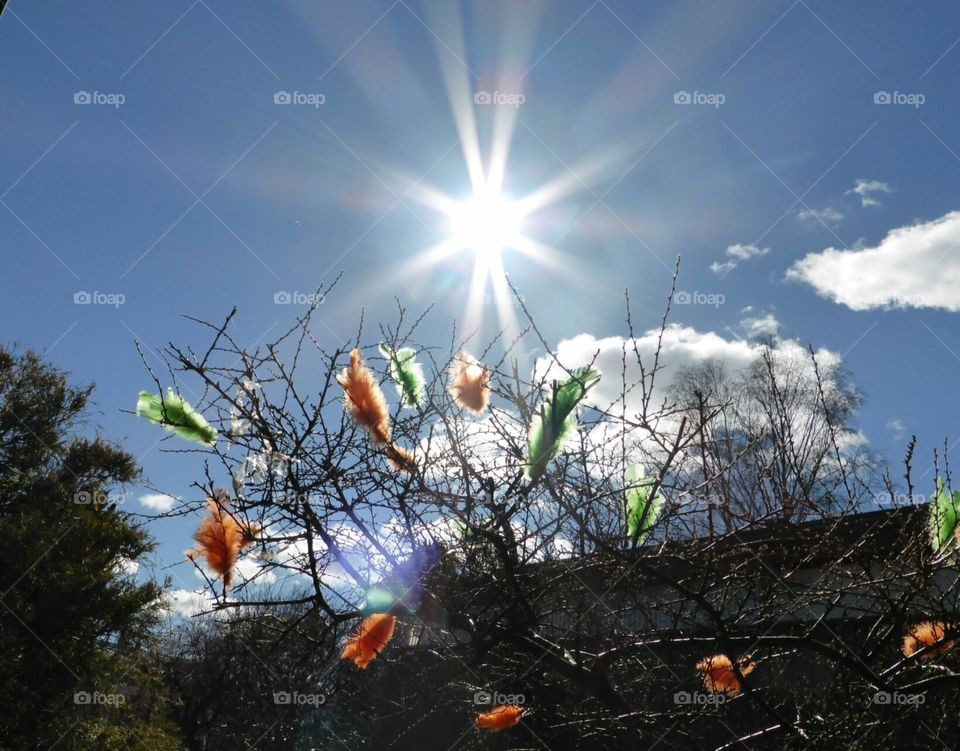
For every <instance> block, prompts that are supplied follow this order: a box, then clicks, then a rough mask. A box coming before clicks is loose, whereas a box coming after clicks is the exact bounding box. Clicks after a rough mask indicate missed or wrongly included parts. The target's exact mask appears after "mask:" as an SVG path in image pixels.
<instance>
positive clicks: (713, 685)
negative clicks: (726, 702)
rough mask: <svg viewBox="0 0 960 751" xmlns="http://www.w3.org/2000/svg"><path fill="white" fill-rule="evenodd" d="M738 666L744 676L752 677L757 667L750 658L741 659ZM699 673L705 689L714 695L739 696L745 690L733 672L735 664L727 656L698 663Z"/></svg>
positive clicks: (710, 658) (718, 656)
mask: <svg viewBox="0 0 960 751" xmlns="http://www.w3.org/2000/svg"><path fill="white" fill-rule="evenodd" d="M737 664H738V666H739V668H740V673H741V675H744V676H747V675H750V673H752V672H753V669H754V668H755V667H756V665H755V664H754V663H753V661H752V660H751V659H750V658H749V657H741V658H740V660H739V661H738V663H737ZM697 671H698V672H699V673H700V677H701V678H703V685H704V687H705V688H706V689H707V691H710V692H712V693H715V694H726V695H727V696H737V695H738V694H739V693H740V691H741V690H742V689H743V686H742V685H741V683H740V679H739V678H737V675H736V673H734V672H733V663H732V662H731V661H730V658H729V657H727V656H726V655H714V656H713V657H705V658H704V659H702V660H700V662H698V663H697Z"/></svg>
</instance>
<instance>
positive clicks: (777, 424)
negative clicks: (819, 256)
mask: <svg viewBox="0 0 960 751" xmlns="http://www.w3.org/2000/svg"><path fill="white" fill-rule="evenodd" d="M673 396H674V398H675V399H676V401H677V403H678V404H679V405H680V406H681V407H683V408H684V409H685V411H686V413H687V415H688V418H689V421H690V424H691V425H697V426H698V432H697V435H696V440H695V441H694V443H693V445H692V446H691V451H690V455H689V457H688V462H687V465H688V469H689V471H690V472H691V475H692V476H693V481H694V482H695V483H696V484H697V486H698V487H699V488H700V490H699V491H698V493H697V499H696V500H697V501H698V502H700V503H701V504H702V505H703V506H704V507H705V508H706V509H707V514H708V515H709V516H710V517H711V518H710V519H708V523H709V524H714V525H723V527H725V528H726V529H733V528H736V527H737V526H738V525H741V524H744V523H746V522H749V521H754V520H758V519H764V518H769V519H781V520H785V521H794V522H796V521H800V520H802V519H813V518H817V517H820V516H823V515H832V514H837V513H839V512H841V511H842V510H843V509H844V508H847V507H850V506H856V505H858V504H859V503H860V502H861V501H863V500H864V499H865V498H866V496H868V495H869V489H870V487H869V485H868V484H866V483H875V482H876V480H877V479H878V478H877V476H876V473H875V469H876V466H877V462H876V460H875V458H874V457H872V456H871V455H870V454H869V452H867V451H866V450H865V449H864V448H863V447H862V446H861V444H860V440H859V439H860V436H859V434H858V433H857V431H856V430H854V429H853V428H852V427H851V420H852V419H853V417H854V416H855V415H856V412H857V410H858V408H859V407H860V405H861V403H862V395H861V394H860V393H859V392H858V391H857V390H856V388H855V387H854V386H853V384H852V383H851V382H850V380H849V377H848V376H847V375H846V374H845V373H844V372H843V371H842V370H841V368H840V364H839V362H838V361H837V360H836V358H835V356H834V355H832V354H831V353H829V352H824V351H821V352H819V353H814V352H813V351H804V349H803V348H802V347H800V346H799V345H798V344H796V343H795V342H775V343H774V342H769V343H767V344H766V345H764V346H763V347H761V348H759V351H758V352H757V353H756V354H755V355H754V357H753V360H752V361H751V362H750V363H749V364H748V365H747V367H745V368H744V369H743V370H741V371H740V372H735V373H734V372H730V370H729V368H727V367H726V366H725V365H724V363H722V362H719V361H716V360H707V361H705V362H704V363H702V364H699V365H697V366H694V367H688V368H686V369H685V370H684V371H683V372H682V373H681V375H680V377H679V378H678V379H677V382H676V384H675V386H674V395H673ZM865 489H866V491H867V492H866V493H865V492H864V490H865ZM714 515H716V517H717V518H716V519H713V518H712V517H713V516H714Z"/></svg>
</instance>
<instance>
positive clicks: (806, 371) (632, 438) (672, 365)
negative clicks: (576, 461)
mask: <svg viewBox="0 0 960 751" xmlns="http://www.w3.org/2000/svg"><path fill="white" fill-rule="evenodd" d="M659 335H660V331H659V329H654V330H651V331H648V332H646V333H645V334H643V335H642V336H640V337H638V338H636V339H634V340H630V339H623V338H621V337H607V338H603V339H598V338H596V337H594V336H591V335H590V334H580V335H579V336H575V337H573V338H572V339H567V340H564V341H562V342H560V344H559V345H558V346H557V351H556V355H557V358H558V359H559V361H560V362H561V363H563V365H564V366H565V367H567V368H570V369H572V368H575V367H579V366H583V365H586V364H588V363H590V362H591V361H592V362H593V363H594V364H595V366H596V367H598V368H599V369H600V371H601V373H602V374H603V377H602V378H601V379H600V381H599V382H598V383H597V385H596V386H595V387H594V388H593V389H591V391H590V393H589V394H588V396H587V397H586V398H585V399H584V404H585V405H588V406H593V407H596V408H598V409H602V410H607V411H608V412H609V413H610V414H614V415H615V414H618V413H620V411H621V409H622V408H623V404H624V402H625V407H626V413H627V415H628V417H633V416H636V415H639V414H641V412H642V410H643V391H642V388H641V386H640V385H639V383H640V381H641V373H640V368H639V366H638V364H637V358H636V354H635V353H634V348H636V351H637V352H639V354H640V357H641V359H642V360H643V363H644V366H645V368H646V369H647V379H648V385H649V372H650V369H651V367H652V364H653V358H654V353H655V351H656V348H657V341H658V339H659ZM764 347H765V345H764V344H762V343H757V342H749V341H746V340H743V339H725V338H724V337H722V336H720V335H718V334H716V333H714V332H710V331H708V332H700V331H697V330H696V329H693V328H691V327H687V326H680V325H677V324H674V325H671V326H668V327H667V328H666V330H665V331H664V334H663V346H662V351H661V354H660V362H659V369H658V371H657V375H656V381H655V385H654V388H653V389H652V392H651V394H650V398H649V405H650V407H649V409H650V412H651V413H652V414H648V415H647V419H648V420H649V422H650V423H651V426H652V427H653V428H654V430H656V431H657V432H659V433H661V434H667V435H669V434H670V433H671V432H673V431H675V430H676V429H677V427H678V419H677V417H676V416H675V415H669V414H668V415H666V416H659V413H660V411H661V409H662V407H663V406H664V405H665V404H667V405H668V406H669V402H670V399H671V396H672V393H673V392H674V389H675V386H676V384H677V378H678V376H679V375H680V374H681V373H683V371H685V370H686V369H688V368H690V367H695V366H697V365H700V364H702V363H704V362H706V361H708V360H710V361H713V362H716V363H718V364H720V365H722V366H723V368H724V370H725V371H726V373H727V374H728V376H729V377H730V379H731V380H734V379H736V378H738V377H739V376H741V375H742V374H744V373H745V371H746V370H747V368H749V367H750V365H751V364H752V363H753V362H754V361H755V359H756V358H757V357H758V356H759V355H760V354H761V352H762V351H763V350H764ZM624 353H625V356H626V388H627V390H628V393H627V395H626V398H625V400H624V399H621V393H622V391H623V390H624V382H623V369H624V365H623V357H624ZM771 353H772V355H773V357H774V358H775V361H777V362H778V363H780V364H783V365H784V366H786V369H787V370H788V371H794V370H796V371H797V372H799V373H800V378H802V380H803V381H804V382H805V383H807V384H813V383H814V379H815V377H816V375H815V372H814V368H813V365H812V363H811V362H810V353H809V352H808V351H807V349H806V347H804V346H803V345H801V344H800V343H799V342H797V341H794V340H790V339H778V338H774V339H773V341H772V343H771ZM595 356H596V357H595ZM816 357H817V364H818V366H819V368H820V373H821V376H822V377H823V380H824V384H823V386H824V391H825V393H826V394H828V395H829V394H830V393H831V392H832V390H833V389H834V388H837V385H836V382H835V379H834V374H835V373H836V372H837V369H838V367H839V365H840V363H841V359H840V356H839V355H837V354H836V353H834V352H831V351H829V350H826V349H820V350H818V351H817V352H816ZM794 364H796V366H797V367H796V368H794V367H793V365H794ZM545 372H546V373H548V374H549V375H548V377H549V378H558V379H560V378H563V377H565V374H564V373H563V371H562V370H561V369H560V368H558V367H557V366H556V364H555V363H553V361H552V360H551V359H549V358H540V360H538V362H537V378H538V379H539V378H540V377H541V375H542V374H543V373H545ZM633 384H637V385H636V386H634V385H633ZM811 387H812V386H811ZM668 411H669V410H668ZM796 417H797V419H798V420H802V419H807V418H808V417H809V416H808V415H802V414H799V412H798V414H797V415H796ZM621 439H624V440H626V446H623V444H622V443H621ZM587 442H588V445H589V446H590V447H591V448H592V452H591V454H592V459H593V461H592V462H591V464H592V465H593V466H592V467H591V471H596V472H597V473H598V474H601V475H604V474H609V473H610V472H612V471H617V470H616V468H617V467H619V466H620V465H621V463H622V460H623V456H622V452H623V450H624V449H626V453H627V455H628V456H629V458H630V461H639V462H642V463H646V464H649V465H654V466H655V465H658V464H659V463H661V461H662V459H663V447H662V445H659V444H657V443H656V442H655V441H653V440H652V439H650V437H649V435H647V434H645V433H642V432H641V431H631V432H630V433H629V436H625V434H624V432H623V428H622V426H621V425H620V424H619V423H618V421H614V420H604V421H603V422H601V423H599V424H598V425H596V426H595V427H593V428H592V429H591V430H590V432H589V433H588V435H587Z"/></svg>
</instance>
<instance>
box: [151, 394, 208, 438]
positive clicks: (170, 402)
mask: <svg viewBox="0 0 960 751" xmlns="http://www.w3.org/2000/svg"><path fill="white" fill-rule="evenodd" d="M137 417H142V418H144V419H146V420H149V421H150V422H152V423H154V424H156V425H160V426H162V427H164V428H166V429H167V430H169V431H170V432H171V433H176V434H177V435H178V436H180V437H181V438H186V439H187V440H188V441H194V442H195V443H203V444H205V445H207V446H213V445H214V444H215V443H216V442H217V431H216V429H215V428H213V427H211V426H210V423H208V422H207V421H206V420H205V419H204V417H203V415H201V414H200V413H199V412H197V411H196V410H195V409H194V408H193V407H191V406H190V405H189V404H188V403H187V402H186V401H185V400H184V399H183V398H182V397H180V396H177V395H176V394H175V393H174V392H173V389H167V396H166V397H164V396H161V395H159V394H151V393H150V392H149V391H141V392H140V398H139V399H138V400H137Z"/></svg>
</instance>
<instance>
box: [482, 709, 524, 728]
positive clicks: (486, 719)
mask: <svg viewBox="0 0 960 751" xmlns="http://www.w3.org/2000/svg"><path fill="white" fill-rule="evenodd" d="M527 711H528V709H527V707H520V706H517V705H516V704H503V705H501V706H499V707H494V708H493V709H491V710H490V711H489V712H481V713H480V714H478V715H477V720H476V726H477V728H478V729H480V730H489V731H490V732H491V733H499V732H500V731H501V730H506V729H507V728H512V727H513V726H514V725H516V724H517V723H518V722H520V720H521V718H522V717H523V715H524V714H526V713H527Z"/></svg>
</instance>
